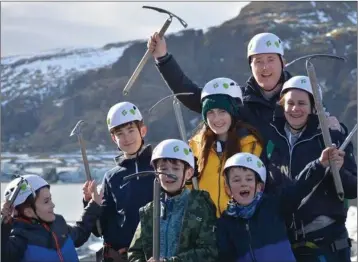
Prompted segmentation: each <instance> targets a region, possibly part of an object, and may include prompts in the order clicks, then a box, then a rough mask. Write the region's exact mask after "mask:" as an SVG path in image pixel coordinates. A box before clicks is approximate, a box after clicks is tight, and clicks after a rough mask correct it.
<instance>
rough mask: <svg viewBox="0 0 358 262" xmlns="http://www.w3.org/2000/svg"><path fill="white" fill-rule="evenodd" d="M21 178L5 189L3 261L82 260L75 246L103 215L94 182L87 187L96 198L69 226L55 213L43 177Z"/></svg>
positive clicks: (2, 234) (2, 226)
mask: <svg viewBox="0 0 358 262" xmlns="http://www.w3.org/2000/svg"><path fill="white" fill-rule="evenodd" d="M22 179H23V180H21V178H16V179H14V180H13V181H11V182H10V183H9V184H8V185H7V187H6V189H5V194H4V198H5V199H6V201H5V203H4V204H3V206H2V209H1V213H2V216H3V217H4V220H3V222H4V223H2V225H1V261H11V262H20V261H24V262H26V261H36V262H48V261H79V260H78V256H77V253H76V249H75V247H79V246H81V245H83V244H84V243H85V242H86V241H87V240H88V238H89V236H90V235H91V230H92V228H93V227H94V226H95V223H96V219H97V218H98V217H99V216H100V214H101V208H100V206H99V205H100V201H101V199H100V197H99V196H98V193H97V189H96V183H95V181H91V182H90V185H89V186H88V187H86V188H87V190H88V194H90V195H92V199H93V200H91V201H90V203H89V205H88V207H87V208H86V209H85V211H84V213H83V215H82V218H81V219H80V220H79V221H77V222H76V225H74V226H70V225H67V224H66V221H65V220H64V218H63V217H62V216H61V215H57V214H55V213H54V207H55V205H54V203H53V202H52V199H51V192H50V185H49V184H48V183H47V182H46V181H45V180H44V179H43V178H42V177H40V176H37V175H24V176H23V177H22ZM22 181H23V182H22ZM86 184H88V182H87V183H86ZM18 186H19V187H20V191H18V192H19V193H18V195H17V196H16V198H15V201H14V203H13V206H12V207H11V206H10V202H9V198H10V196H12V194H13V193H14V192H15V191H16V188H17V187H18ZM14 210H15V212H14ZM12 214H13V216H12Z"/></svg>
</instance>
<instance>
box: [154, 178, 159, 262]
mask: <svg viewBox="0 0 358 262" xmlns="http://www.w3.org/2000/svg"><path fill="white" fill-rule="evenodd" d="M153 183H154V185H153V189H154V190H153V192H154V193H153V258H154V261H156V262H159V261H160V181H159V179H158V178H157V177H156V178H155V179H154V182H153Z"/></svg>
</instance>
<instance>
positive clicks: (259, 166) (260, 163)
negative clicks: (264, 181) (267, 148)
mask: <svg viewBox="0 0 358 262" xmlns="http://www.w3.org/2000/svg"><path fill="white" fill-rule="evenodd" d="M263 166H264V164H263V163H262V162H261V161H259V160H257V167H258V168H261V167H263Z"/></svg>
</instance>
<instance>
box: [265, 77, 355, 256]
mask: <svg viewBox="0 0 358 262" xmlns="http://www.w3.org/2000/svg"><path fill="white" fill-rule="evenodd" d="M279 103H280V105H281V107H278V108H277V110H276V112H275V117H274V120H273V122H272V123H271V127H272V130H271V131H272V134H271V137H272V140H270V141H268V146H267V156H268V158H269V160H270V161H269V162H270V164H269V170H270V175H271V178H272V181H273V185H274V186H275V188H276V190H277V191H280V188H281V189H282V188H285V187H286V186H288V185H289V184H291V183H292V182H293V181H294V180H297V179H299V177H298V174H299V173H300V172H301V171H302V170H303V169H304V168H305V166H306V165H307V164H308V163H310V162H311V161H313V160H314V159H317V157H318V156H319V155H320V153H321V151H322V150H323V149H324V148H325V146H324V142H323V137H322V131H321V129H320V125H319V120H318V117H317V115H316V114H315V109H314V99H313V95H312V89H311V85H310V81H309V78H308V77H306V76H295V77H293V78H291V79H290V80H289V81H287V82H286V83H285V84H284V86H283V89H282V91H281V100H280V102H279ZM330 134H331V138H332V142H333V143H334V144H336V146H337V147H339V146H340V145H341V144H342V143H343V141H344V136H343V135H342V134H341V133H340V132H339V131H335V130H330ZM340 175H341V180H342V184H343V189H344V192H345V198H346V199H354V198H356V197H357V165H356V162H355V157H354V155H353V146H352V144H349V145H348V147H347V148H346V150H345V157H344V165H343V167H342V168H341V169H340ZM346 216H347V208H346V207H345V206H344V203H343V202H342V201H340V200H339V199H338V198H337V194H336V191H335V186H334V182H333V177H332V175H331V174H330V173H327V175H326V177H325V179H324V180H323V181H322V183H320V184H319V185H318V186H317V187H316V188H315V189H314V190H313V191H312V192H311V193H310V194H309V195H308V196H307V197H306V199H304V200H303V201H302V203H301V206H300V207H299V209H298V210H297V211H296V212H294V213H293V214H292V216H289V217H288V218H287V226H288V231H289V237H290V241H291V244H292V247H293V250H294V253H295V256H296V259H297V260H298V261H305V262H306V261H350V246H351V243H350V240H349V238H348V232H347V229H346V228H345V221H346Z"/></svg>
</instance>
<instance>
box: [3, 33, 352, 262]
mask: <svg viewBox="0 0 358 262" xmlns="http://www.w3.org/2000/svg"><path fill="white" fill-rule="evenodd" d="M148 49H149V50H150V52H151V53H152V54H153V57H154V58H155V61H156V65H157V67H158V69H159V71H160V73H161V74H162V76H163V77H164V79H165V81H166V82H167V84H168V86H169V87H170V88H171V89H172V90H173V92H174V93H181V92H192V93H194V94H193V95H192V96H180V97H178V98H180V100H181V102H182V103H183V104H184V105H185V106H186V107H188V108H189V109H191V110H193V111H196V112H198V113H200V114H201V116H202V120H203V121H202V125H201V126H200V127H199V128H198V129H197V131H196V133H195V134H194V135H193V136H192V137H191V138H190V139H189V141H182V140H178V139H166V140H164V141H162V142H160V143H159V144H158V145H157V146H156V147H155V148H154V149H153V150H152V147H151V146H150V145H147V144H145V142H144V138H145V136H146V133H147V126H146V125H145V122H144V120H143V116H142V114H141V113H140V110H139V108H138V107H137V106H136V105H134V104H132V103H131V102H120V103H117V104H115V105H113V106H112V107H111V108H110V110H109V112H108V115H107V127H108V130H109V133H110V135H111V138H112V140H113V142H114V143H115V144H116V146H117V147H118V148H119V150H120V154H119V155H118V156H117V157H116V158H115V160H116V166H115V167H114V168H113V169H111V170H110V171H108V172H107V173H106V174H105V176H104V178H103V184H102V189H103V195H102V194H100V195H99V194H98V192H97V190H96V185H95V182H94V181H91V182H86V184H85V185H84V187H83V191H84V197H83V203H84V206H85V209H84V213H83V216H82V219H81V220H80V221H78V222H77V223H76V225H75V226H68V225H66V222H65V221H64V219H63V217H62V216H60V215H55V214H54V204H53V203H52V201H51V193H50V190H49V189H50V186H49V184H48V183H47V182H46V181H44V180H43V179H42V178H41V177H38V176H34V175H27V176H24V178H25V181H26V182H25V183H24V185H23V186H22V187H21V190H20V193H19V195H18V197H17V198H16V200H15V202H14V204H13V206H10V204H9V201H5V203H4V204H3V206H2V215H3V217H4V220H3V223H2V231H1V248H2V251H1V257H2V261H11V262H15V261H78V258H77V256H76V251H75V247H78V246H81V245H82V244H83V243H84V242H86V241H87V239H88V238H89V236H90V234H91V233H93V234H94V235H96V236H98V237H102V238H103V248H102V249H101V251H100V252H99V255H100V256H98V260H99V261H104V262H110V261H113V262H119V261H121V262H125V261H129V262H180V261H182V262H191V261H193V262H198V261H203V262H204V261H205V262H210V261H212V262H215V261H217V262H236V261H238V262H244V261H255V262H293V261H299V262H301V261H302V262H303V261H305V262H306V261H308V262H311V261H312V262H314V261H319V262H325V261H326V262H335V261H337V262H338V261H339V262H341V261H350V247H351V241H350V239H349V237H348V233H347V229H346V228H345V220H346V215H347V206H346V205H345V204H344V202H342V201H341V200H340V199H339V198H338V197H337V193H336V190H335V187H334V180H333V177H332V174H331V172H330V168H329V167H330V165H331V164H335V165H336V166H337V167H338V169H339V173H340V176H341V180H342V184H343V189H344V192H345V198H346V199H354V198H356V197H357V165H356V161H355V156H354V154H353V146H352V144H349V145H348V146H347V147H346V149H345V150H344V151H342V150H339V149H338V146H339V145H341V144H342V142H343V141H344V139H345V138H346V136H347V135H348V130H347V128H346V127H345V126H344V124H341V123H339V122H338V120H337V119H336V118H335V117H332V116H327V122H328V124H329V129H330V135H331V139H332V141H333V143H334V146H332V147H325V144H324V141H323V137H322V130H321V128H320V124H319V120H318V116H317V114H316V109H315V103H314V101H315V100H314V97H313V92H312V88H311V83H310V80H309V78H308V77H307V76H302V75H301V76H292V75H291V74H290V73H288V72H287V71H285V70H284V69H285V59H284V49H283V43H282V41H281V40H280V39H279V37H277V36H276V35H274V34H272V33H261V34H257V35H255V36H254V37H253V38H252V39H251V40H250V42H249V44H248V50H247V59H248V63H249V65H250V68H251V71H252V76H251V77H250V78H249V80H248V81H247V84H246V85H245V86H243V87H240V86H239V85H238V84H237V83H236V82H235V81H234V80H232V79H229V78H226V77H218V78H215V79H213V80H211V81H209V82H207V83H206V84H205V86H204V87H203V88H199V87H198V86H197V85H196V84H195V83H194V82H193V81H191V80H190V79H189V78H188V76H186V75H185V74H184V73H183V71H182V70H181V68H180V66H179V65H178V63H177V62H176V61H175V59H174V56H173V54H170V53H168V51H167V47H166V42H165V39H164V38H160V37H159V35H158V33H154V34H153V35H152V36H151V37H150V39H149V40H148ZM142 171H154V172H153V174H156V175H152V176H150V175H148V176H143V177H142V176H138V178H137V179H133V180H128V181H127V180H124V179H123V178H124V177H126V176H128V175H131V174H135V173H138V172H142ZM156 177H157V178H158V180H159V182H160V185H161V196H160V218H154V217H153V181H154V179H155V178H156ZM193 177H195V178H196V179H197V180H198V188H194V187H193V183H192V182H191V181H192V179H193ZM19 179H20V178H17V179H16V180H14V181H12V182H11V183H10V184H9V185H8V186H7V189H6V192H5V199H8V196H10V195H11V194H12V192H13V191H14V190H15V188H16V185H17V184H18V183H19V181H20V180H19ZM154 219H159V220H160V232H159V235H160V243H159V251H160V261H155V260H154V258H153V221H154ZM98 222H99V223H98Z"/></svg>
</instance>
